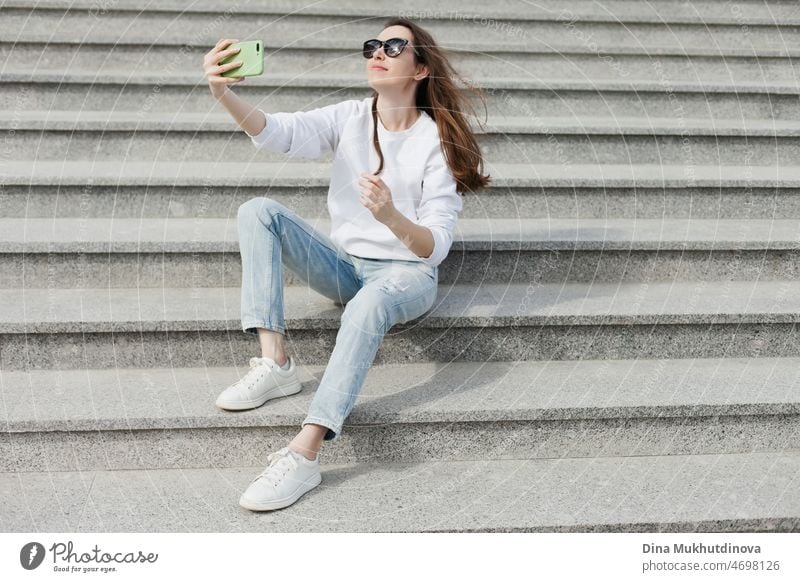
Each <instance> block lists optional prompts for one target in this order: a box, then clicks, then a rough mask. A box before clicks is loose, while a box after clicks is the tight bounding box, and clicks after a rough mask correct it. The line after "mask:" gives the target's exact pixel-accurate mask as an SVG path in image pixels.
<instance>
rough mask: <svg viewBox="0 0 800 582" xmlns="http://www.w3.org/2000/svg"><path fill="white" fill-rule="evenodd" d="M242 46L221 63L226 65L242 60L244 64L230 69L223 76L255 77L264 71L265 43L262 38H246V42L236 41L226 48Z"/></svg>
mask: <svg viewBox="0 0 800 582" xmlns="http://www.w3.org/2000/svg"><path fill="white" fill-rule="evenodd" d="M237 47H238V48H241V49H242V50H240V51H239V52H238V53H234V54H232V55H229V56H227V57H225V58H224V59H222V60H221V61H220V62H219V64H220V65H225V64H227V63H230V62H233V61H242V64H241V65H239V66H238V67H236V68H234V69H230V70H228V71H225V72H224V73H222V74H221V76H222V77H253V76H255V75H260V74H262V73H263V72H264V43H263V42H261V41H260V40H246V41H244V42H234V43H232V44H230V45H228V46H227V47H225V49H226V50H227V49H229V48H237Z"/></svg>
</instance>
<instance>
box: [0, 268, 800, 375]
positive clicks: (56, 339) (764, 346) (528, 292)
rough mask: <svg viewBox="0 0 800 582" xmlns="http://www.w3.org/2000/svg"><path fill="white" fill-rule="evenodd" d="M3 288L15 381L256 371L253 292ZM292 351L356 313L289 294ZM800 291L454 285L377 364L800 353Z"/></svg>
mask: <svg viewBox="0 0 800 582" xmlns="http://www.w3.org/2000/svg"><path fill="white" fill-rule="evenodd" d="M236 284H237V286H236V287H224V288H202V287H196V288H191V289H186V288H173V287H165V288H150V289H148V288H133V289H130V288H123V289H117V288H109V289H59V288H51V289H25V290H22V289H0V325H1V326H2V329H3V331H4V335H3V338H2V339H3V342H2V344H0V365H2V366H3V368H4V369H6V370H19V369H47V368H65V369H77V368H80V367H91V368H114V367H129V366H131V367H164V366H188V365H192V363H193V362H197V361H198V359H202V361H204V362H205V363H206V365H209V366H217V365H225V364H226V363H227V362H228V358H229V357H231V355H233V356H234V357H237V358H240V359H241V360H243V361H245V360H246V359H247V358H248V357H249V355H253V350H254V340H253V338H252V337H251V336H247V335H246V334H244V333H243V332H242V329H241V323H240V319H239V301H240V297H241V290H240V287H239V286H238V285H239V282H236ZM284 303H285V312H286V324H287V326H288V328H289V330H290V331H289V337H290V338H291V341H290V342H289V344H290V345H291V347H290V348H289V349H290V350H291V352H292V353H294V354H297V355H298V356H299V357H301V358H302V360H303V361H304V362H308V363H319V364H322V363H324V362H327V360H328V358H329V356H330V352H331V351H332V349H333V345H334V342H335V336H336V332H337V330H338V327H339V320H340V318H341V313H342V308H341V307H338V306H337V305H336V304H335V303H333V301H332V300H330V299H328V298H326V297H323V296H322V295H319V294H318V293H316V292H315V291H313V290H312V289H310V288H308V287H287V288H285V289H284ZM798 314H800V283H798V282H796V281H721V282H715V281H700V282H694V281H688V282H676V281H665V282H656V283H570V284H546V283H542V284H540V283H537V282H536V281H532V282H529V283H527V284H481V285H475V284H464V285H447V284H445V285H440V287H439V293H438V297H437V300H436V302H435V303H434V306H433V307H432V308H431V310H430V311H429V312H428V313H426V314H425V315H423V316H421V317H420V318H418V319H416V320H414V321H410V322H407V323H406V324H398V325H397V326H395V327H394V328H392V329H391V330H390V331H389V332H388V333H387V334H386V336H385V337H384V340H383V344H382V345H381V347H380V348H379V350H378V355H377V357H376V360H375V362H376V363H377V364H383V363H398V362H407V361H408V360H409V359H414V360H415V361H444V362H452V361H508V360H526V361H528V360H570V359H603V358H640V357H641V358H649V357H664V358H676V357H690V358H691V357H724V356H727V357H756V356H789V355H798V354H800V348H799V347H798V346H800V342H799V341H798V338H797V331H796V329H795V327H796V324H797V322H798V320H800V315H798Z"/></svg>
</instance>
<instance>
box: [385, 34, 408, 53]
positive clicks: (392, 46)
mask: <svg viewBox="0 0 800 582" xmlns="http://www.w3.org/2000/svg"><path fill="white" fill-rule="evenodd" d="M405 44H406V41H405V40H403V39H402V38H390V39H389V40H387V41H386V54H387V55H389V56H390V57H396V56H397V55H399V54H400V53H401V52H403V47H404V46H405Z"/></svg>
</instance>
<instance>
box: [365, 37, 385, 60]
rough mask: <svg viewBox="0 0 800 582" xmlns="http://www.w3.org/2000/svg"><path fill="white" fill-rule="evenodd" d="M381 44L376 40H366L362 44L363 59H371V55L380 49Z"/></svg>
mask: <svg viewBox="0 0 800 582" xmlns="http://www.w3.org/2000/svg"><path fill="white" fill-rule="evenodd" d="M380 46H381V43H380V42H378V41H376V40H368V41H367V42H365V43H364V58H365V59H371V58H372V54H373V53H374V52H375V51H376V50H378V48H380Z"/></svg>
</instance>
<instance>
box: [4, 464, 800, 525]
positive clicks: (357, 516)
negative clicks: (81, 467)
mask: <svg viewBox="0 0 800 582" xmlns="http://www.w3.org/2000/svg"><path fill="white" fill-rule="evenodd" d="M269 452H270V451H267V450H264V451H253V464H252V465H251V466H248V467H234V468H218V467H214V466H211V467H208V468H197V469H148V470H124V471H100V470H87V471H75V472H72V471H65V472H58V471H48V472H21V473H0V492H2V497H3V499H4V500H5V502H4V503H3V504H2V505H0V522H2V523H3V524H4V525H5V529H6V530H7V531H74V532H82V531H87V532H101V531H116V532H138V531H141V532H148V533H149V532H157V531H165V532H166V531H171V532H185V531H192V532H199V531H204V532H205V531H215V532H228V531H232V532H242V531H254V532H255V531H266V530H269V531H273V532H274V531H287V532H288V531H315V532H328V531H330V532H333V531H364V532H367V531H403V532H411V531H414V532H419V531H431V532H433V531H459V532H476V531H482V532H500V531H505V532H509V531H520V532H521V531H558V532H564V531H580V532H583V531H614V532H619V531H632V532H634V531H635V532H641V531H661V532H670V531H689V532H696V531H770V530H772V531H797V529H798V527H800V496H798V495H796V494H795V492H796V491H797V489H798V486H799V485H800V452H797V451H786V452H763V453H762V452H758V453H754V452H745V453H733V454H703V455H669V456H629V457H584V458H550V459H535V460H530V459H519V460H517V459H510V460H507V459H498V458H496V457H492V456H489V457H487V458H482V459H476V460H466V461H446V462H443V461H440V460H437V461H429V462H380V463H378V462H372V463H358V464H326V463H325V449H324V448H323V450H322V453H321V456H320V460H321V463H322V466H321V469H322V483H321V484H320V485H319V486H318V487H316V488H315V489H313V490H312V491H310V492H308V493H307V494H306V495H304V496H303V497H302V498H301V499H300V500H299V501H298V502H297V503H295V504H294V505H293V506H292V507H290V508H286V509H284V510H281V511H272V512H258V513H254V512H251V511H249V510H246V509H243V508H241V507H239V505H238V499H239V495H240V494H241V492H242V491H244V489H245V488H246V487H247V485H248V484H249V482H250V481H251V480H252V479H254V478H255V477H256V476H257V475H258V474H259V473H260V472H261V471H262V470H263V468H264V466H265V465H266V455H267V454H268V453H269ZM262 458H263V460H259V459H262ZM209 462H210V463H211V464H213V460H210V461H209ZM262 463H263V464H262Z"/></svg>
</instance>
